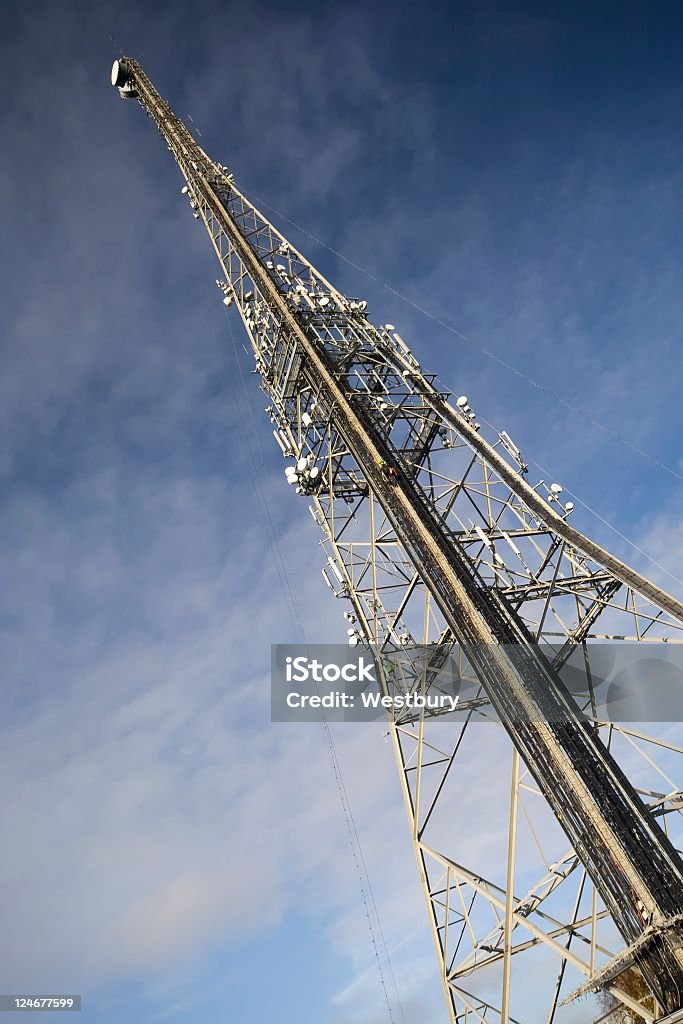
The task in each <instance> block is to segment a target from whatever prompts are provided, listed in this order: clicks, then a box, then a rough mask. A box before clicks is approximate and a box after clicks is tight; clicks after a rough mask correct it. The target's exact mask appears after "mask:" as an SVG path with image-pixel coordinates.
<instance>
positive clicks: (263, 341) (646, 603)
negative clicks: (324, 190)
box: [112, 58, 683, 1024]
mask: <svg viewBox="0 0 683 1024" xmlns="http://www.w3.org/2000/svg"><path fill="white" fill-rule="evenodd" d="M112 84H114V85H116V86H118V87H119V90H120V92H121V95H122V96H124V97H127V98H136V99H138V100H139V102H140V103H141V105H142V106H143V108H144V109H145V111H146V112H147V114H148V115H149V116H150V117H151V118H152V119H153V120H154V121H155V123H156V125H157V127H158V128H159V131H160V132H161V135H162V137H163V138H164V139H165V141H166V142H167V144H168V147H169V149H170V151H171V152H172V154H173V156H174V158H175V160H176V162H177V163H178V166H179V167H180V170H181V172H182V174H183V177H184V179H185V182H186V184H185V187H184V188H183V193H184V194H185V196H186V197H187V201H188V202H189V204H190V207H191V209H192V212H193V214H194V216H195V218H196V219H198V220H201V221H202V222H203V224H204V225H205V227H206V229H207V231H208V234H209V237H210V239H211V243H212V245H213V248H214V250H215V253H216V256H217V259H218V261H219V265H220V268H221V278H220V279H219V280H218V281H217V285H218V287H219V289H220V294H221V297H222V298H223V301H224V302H225V304H226V305H228V306H232V307H234V308H235V309H237V311H238V314H239V316H240V317H241V320H242V323H243V325H244V329H245V331H246V333H247V336H248V338H249V341H250V344H251V348H252V350H253V355H254V358H255V368H256V371H257V373H258V375H259V377H260V387H261V389H262V390H263V392H264V393H265V394H266V395H267V403H268V404H267V408H266V413H267V414H268V415H269V417H270V420H271V423H272V429H273V435H274V438H275V441H276V442H277V444H278V446H279V447H280V449H281V450H282V453H283V457H284V459H285V461H286V464H287V467H288V468H287V475H288V478H289V480H290V483H291V484H292V486H293V489H295V490H296V491H297V493H298V494H299V495H300V496H301V498H302V501H305V502H306V504H307V505H308V509H309V511H310V514H311V516H312V517H313V519H314V520H315V522H316V524H317V525H318V526H319V527H320V529H321V530H322V532H323V538H324V539H323V543H324V545H325V548H326V555H327V560H326V561H324V562H323V566H324V567H323V569H322V573H323V576H324V578H325V581H326V583H327V585H328V586H329V587H330V589H331V590H332V591H333V593H334V595H335V597H337V598H340V599H343V600H344V601H345V602H347V608H348V611H347V619H348V621H349V623H350V627H351V629H350V634H351V635H350V642H351V643H352V644H353V643H356V642H358V643H367V644H369V645H370V646H371V648H372V649H373V651H374V653H375V654H376V655H377V656H379V655H381V654H382V653H383V652H386V651H394V652H395V651H405V652H406V653H407V652H409V651H411V650H413V649H414V648H415V647H416V646H420V647H424V648H427V649H428V650H430V651H433V656H432V657H431V660H430V661H429V663H428V666H427V668H426V669H423V670H420V671H418V672H414V673H413V675H412V676H411V677H410V678H409V682H408V683H406V681H405V677H403V678H402V680H401V682H400V684H399V683H397V682H396V681H395V679H394V677H392V679H388V678H387V679H385V686H386V687H387V688H390V687H391V686H393V685H401V686H404V687H405V686H406V685H409V686H412V687H414V688H421V689H422V691H423V692H426V691H427V689H428V688H429V687H430V686H433V685H436V683H435V679H436V675H437V673H438V669H439V668H440V666H441V665H442V664H443V661H444V659H445V657H446V655H448V654H451V653H456V654H458V651H459V650H460V648H458V647H455V646H454V645H455V644H456V643H458V644H460V645H462V644H464V645H470V646H469V647H468V660H469V663H470V666H471V668H470V671H471V672H472V674H473V678H474V679H476V681H477V686H478V690H477V693H476V695H475V696H474V697H473V698H472V699H471V700H470V701H469V704H468V706H467V707H466V710H467V713H468V716H467V720H466V721H464V722H462V723H453V722H444V721H440V720H439V718H438V716H432V715H430V713H424V712H423V713H421V714H420V713H415V712H413V713H408V712H401V713H396V715H395V717H392V718H391V720H390V722H389V732H390V735H391V739H392V742H393V747H394V751H395V755H396V759H397V763H398V767H399V774H400V779H401V784H402V788H403V794H404V798H405V804H406V808H407V812H408V818H409V823H410V828H411V832H412V837H413V843H414V848H415V854H416V858H417V863H418V872H419V879H420V884H421V886H422V890H423V893H424V898H425V902H426V905H427V908H428V912H429V920H430V923H431V928H432V932H433V937H434V943H435V948H436V952H437V957H438V963H439V972H440V976H441V981H442V984H443V989H444V994H445V997H446V1004H447V1006H448V1012H449V1019H450V1020H451V1021H453V1022H455V1021H457V1022H465V1021H467V1022H475V1021H486V1022H491V1021H496V1022H498V1021H502V1022H503V1024H507V1022H508V1021H518V1022H525V1024H531V1022H533V1024H535V1022H547V1024H551V1022H553V1021H561V1020H562V1019H563V1013H565V1012H566V1011H565V1010H563V1005H564V1004H565V1002H566V1001H567V999H568V997H570V996H572V995H576V994H577V993H578V994H581V993H582V992H584V991H585V992H588V991H592V990H597V989H601V990H603V991H605V992H609V993H611V995H612V997H614V999H615V1000H616V1003H617V1004H620V1005H622V1006H626V1007H629V1008H630V1009H631V1011H632V1013H633V1014H634V1015H635V1017H636V1018H637V1017H640V1018H642V1019H643V1020H645V1021H654V1020H657V1019H659V1018H661V1017H662V1016H663V1015H664V1014H671V1013H673V1012H675V1011H676V1010H678V1009H680V1008H681V1006H683V938H682V935H681V915H682V914H683V885H682V884H681V882H682V880H683V865H682V864H681V860H680V857H679V854H678V850H677V844H678V842H679V839H680V838H681V826H680V814H681V812H682V811H683V793H682V792H681V788H680V785H679V782H677V781H675V780H676V779H677V778H680V774H681V773H680V770H679V769H680V765H679V761H680V755H681V754H682V753H683V750H682V749H681V748H680V747H679V746H677V745H676V743H675V742H674V737H673V730H672V729H671V730H670V731H669V732H667V730H666V729H660V730H659V732H658V734H657V735H653V736H648V735H646V734H645V733H644V732H640V731H638V730H637V729H635V728H629V727H625V726H622V727H617V726H614V725H603V724H602V723H600V721H599V720H597V719H596V714H595V705H594V704H593V703H592V697H591V694H590V693H589V694H588V695H586V696H585V698H582V701H583V702H582V706H581V709H580V710H581V711H582V712H583V715H584V718H583V719H582V718H581V716H580V715H579V708H578V707H577V704H576V702H575V701H574V700H573V699H572V698H571V696H569V695H568V693H567V692H566V690H565V689H564V688H563V686H562V685H561V683H560V681H559V673H560V672H561V671H562V670H563V668H564V666H565V665H566V663H567V660H568V658H569V657H570V656H572V657H576V653H577V651H581V652H583V655H584V659H585V664H586V666H587V670H588V672H589V675H590V665H591V658H592V657H593V653H592V650H591V649H590V648H589V646H588V642H589V641H598V640H614V641H625V640H631V641H633V642H637V643H639V644H642V645H646V644H648V643H653V644H658V643H662V642H667V643H674V642H682V641H683V607H682V606H681V604H680V603H679V602H678V601H677V600H676V599H674V598H673V597H671V596H670V595H668V594H667V593H665V592H664V591H662V590H661V589H660V588H659V587H657V586H655V585H654V584H653V583H651V582H650V581H649V580H647V579H645V578H644V577H642V576H641V575H640V574H638V573H637V572H635V571H634V570H633V569H631V568H630V567H628V566H626V565H625V564H623V563H622V562H621V561H620V560H619V559H617V558H615V557H614V556H612V555H611V554H610V553H608V552H607V551H605V550H603V549H602V548H601V547H599V546H598V545H597V544H595V543H594V542H592V541H590V540H589V539H588V538H586V537H584V536H583V535H582V534H581V533H579V532H578V531H577V530H575V529H574V528H573V527H572V526H571V524H570V522H569V517H570V514H571V506H570V504H566V505H565V504H563V502H562V499H561V497H560V495H561V490H559V489H558V488H557V486H546V485H545V484H544V483H540V484H538V485H537V486H535V487H534V486H531V485H530V484H529V482H528V480H527V471H526V467H525V466H524V463H523V460H522V456H521V453H520V452H519V451H518V449H517V448H516V446H515V444H514V442H513V441H512V440H511V439H510V438H509V437H508V435H507V434H506V433H504V432H501V433H500V434H492V435H490V436H489V435H487V433H486V432H485V431H484V430H482V429H481V427H480V425H479V424H478V423H477V421H476V416H475V413H474V412H473V411H472V409H471V408H470V405H469V403H468V402H467V400H466V399H464V398H461V399H458V401H457V402H456V403H451V402H450V401H449V395H448V393H446V392H444V390H443V389H442V388H441V387H440V385H439V384H438V382H437V381H436V379H435V378H434V376H433V375H431V374H429V373H426V372H425V371H423V370H422V368H421V367H420V365H419V363H418V362H417V360H416V358H415V357H414V355H413V354H412V353H411V352H410V350H409V349H408V347H407V346H406V344H405V342H404V341H403V340H402V338H401V337H400V335H399V334H397V333H396V331H395V329H394V328H393V326H391V325H385V326H382V327H377V326H374V325H373V324H372V323H371V322H370V320H369V319H368V317H367V315H366V304H365V302H364V301H362V300H359V299H350V298H348V297H347V296H345V295H342V294H340V293H339V292H338V291H337V290H336V289H335V288H334V287H333V286H332V285H331V284H330V283H329V282H328V281H327V280H325V278H324V277H323V276H322V275H321V274H320V273H319V272H318V271H317V270H316V269H315V267H313V266H312V265H311V264H310V263H309V262H308V261H307V260H306V259H305V257H304V256H303V255H302V254H301V253H299V252H298V251H297V250H296V249H295V247H294V246H293V245H292V244H291V243H290V242H289V241H288V240H287V239H285V238H284V236H283V235H281V234H280V232H279V231H278V230H277V229H276V228H275V227H274V226H273V225H272V224H271V223H270V222H269V221H268V220H267V219H266V218H265V217H264V216H263V214H261V213H260V212H259V211H258V210H257V209H256V208H255V207H254V206H253V204H252V203H250V202H249V201H248V199H247V198H246V197H245V195H244V194H243V193H242V192H241V191H240V190H239V189H238V188H237V186H236V184H235V181H234V179H233V176H232V174H230V173H229V172H228V170H227V168H225V167H223V166H221V165H220V164H216V163H214V162H213V161H212V160H211V159H210V158H209V157H208V156H207V155H206V154H205V153H204V151H203V150H202V149H201V148H200V147H199V146H198V145H197V143H196V142H195V140H194V139H193V138H192V136H191V135H190V133H189V132H188V130H187V128H186V127H185V125H184V124H183V123H182V122H181V121H180V120H179V119H178V118H177V117H176V116H175V115H174V114H173V112H172V111H171V109H170V107H169V106H168V104H167V103H166V102H165V100H163V99H162V97H161V96H160V95H159V93H158V92H157V91H156V89H155V88H154V86H153V85H152V84H151V82H150V81H149V79H148V78H147V76H146V75H145V73H144V71H143V70H142V68H141V67H140V65H139V64H138V63H137V62H136V61H134V60H132V59H130V58H122V59H121V60H119V61H117V62H115V65H114V69H113V71H112ZM543 644H552V645H553V647H552V651H551V653H550V654H548V653H547V652H546V653H543V651H544V648H543V647H542V646H541V645H543ZM472 645H479V646H481V647H485V648H486V650H487V651H488V652H489V654H488V660H485V659H479V660H477V657H478V656H477V655H476V654H475V655H472V654H471V653H469V652H470V651H471V649H472ZM510 650H512V651H513V653H512V654H510V653H509V652H510ZM458 656H460V654H458ZM558 708H560V709H561V717H562V718H563V723H564V724H561V725H553V724H552V723H551V724H548V723H547V722H546V721H545V718H546V717H547V716H549V717H550V718H551V719H552V717H553V713H554V711H557V709H558ZM492 709H494V710H495V711H496V713H497V715H498V717H499V718H500V719H501V720H502V721H503V724H504V726H505V728H504V729H502V728H501V727H500V726H499V725H493V724H490V723H485V722H484V720H485V719H486V718H487V716H488V715H489V712H490V711H491V710H492ZM553 709H554V711H553ZM530 710H531V711H532V712H538V713H537V714H531V716H530V717H531V718H532V719H533V722H532V723H531V724H529V723H528V722H525V721H522V719H524V716H525V713H526V712H529V711H530ZM586 718H587V719H588V721H586ZM482 730H483V733H484V734H485V735H484V734H483V733H482ZM510 740H512V742H510ZM677 772H678V775H676V773H677ZM483 807H484V808H487V811H488V815H487V816H488V820H489V825H488V827H487V829H485V830H484V831H481V830H479V831H478V832H476V833H473V832H472V831H471V830H469V829H468V824H467V821H468V815H470V814H472V813H474V812H475V810H476V811H477V813H478V815H479V816H480V814H481V809H482V808H483ZM397 898H398V897H397ZM531 979H533V983H532V981H531ZM567 1019H568V1018H567ZM572 1019H573V1020H576V1019H577V1018H576V1017H573V1018H572ZM586 1019H589V1018H588V1017H587V1018H586Z"/></svg>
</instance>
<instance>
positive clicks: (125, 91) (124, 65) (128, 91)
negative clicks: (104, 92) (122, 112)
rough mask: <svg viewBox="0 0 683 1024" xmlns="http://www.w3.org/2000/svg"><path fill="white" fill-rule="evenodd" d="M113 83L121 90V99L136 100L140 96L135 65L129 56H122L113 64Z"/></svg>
mask: <svg viewBox="0 0 683 1024" xmlns="http://www.w3.org/2000/svg"><path fill="white" fill-rule="evenodd" d="M111 84H112V85H113V86H115V87H116V88H117V89H118V90H119V96H120V97H121V99H124V100H135V99H137V98H138V91H137V89H136V88H135V77H134V73H133V67H132V65H131V63H130V61H129V60H128V58H127V57H121V58H119V60H115V61H114V63H113V64H112V66H111Z"/></svg>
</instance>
